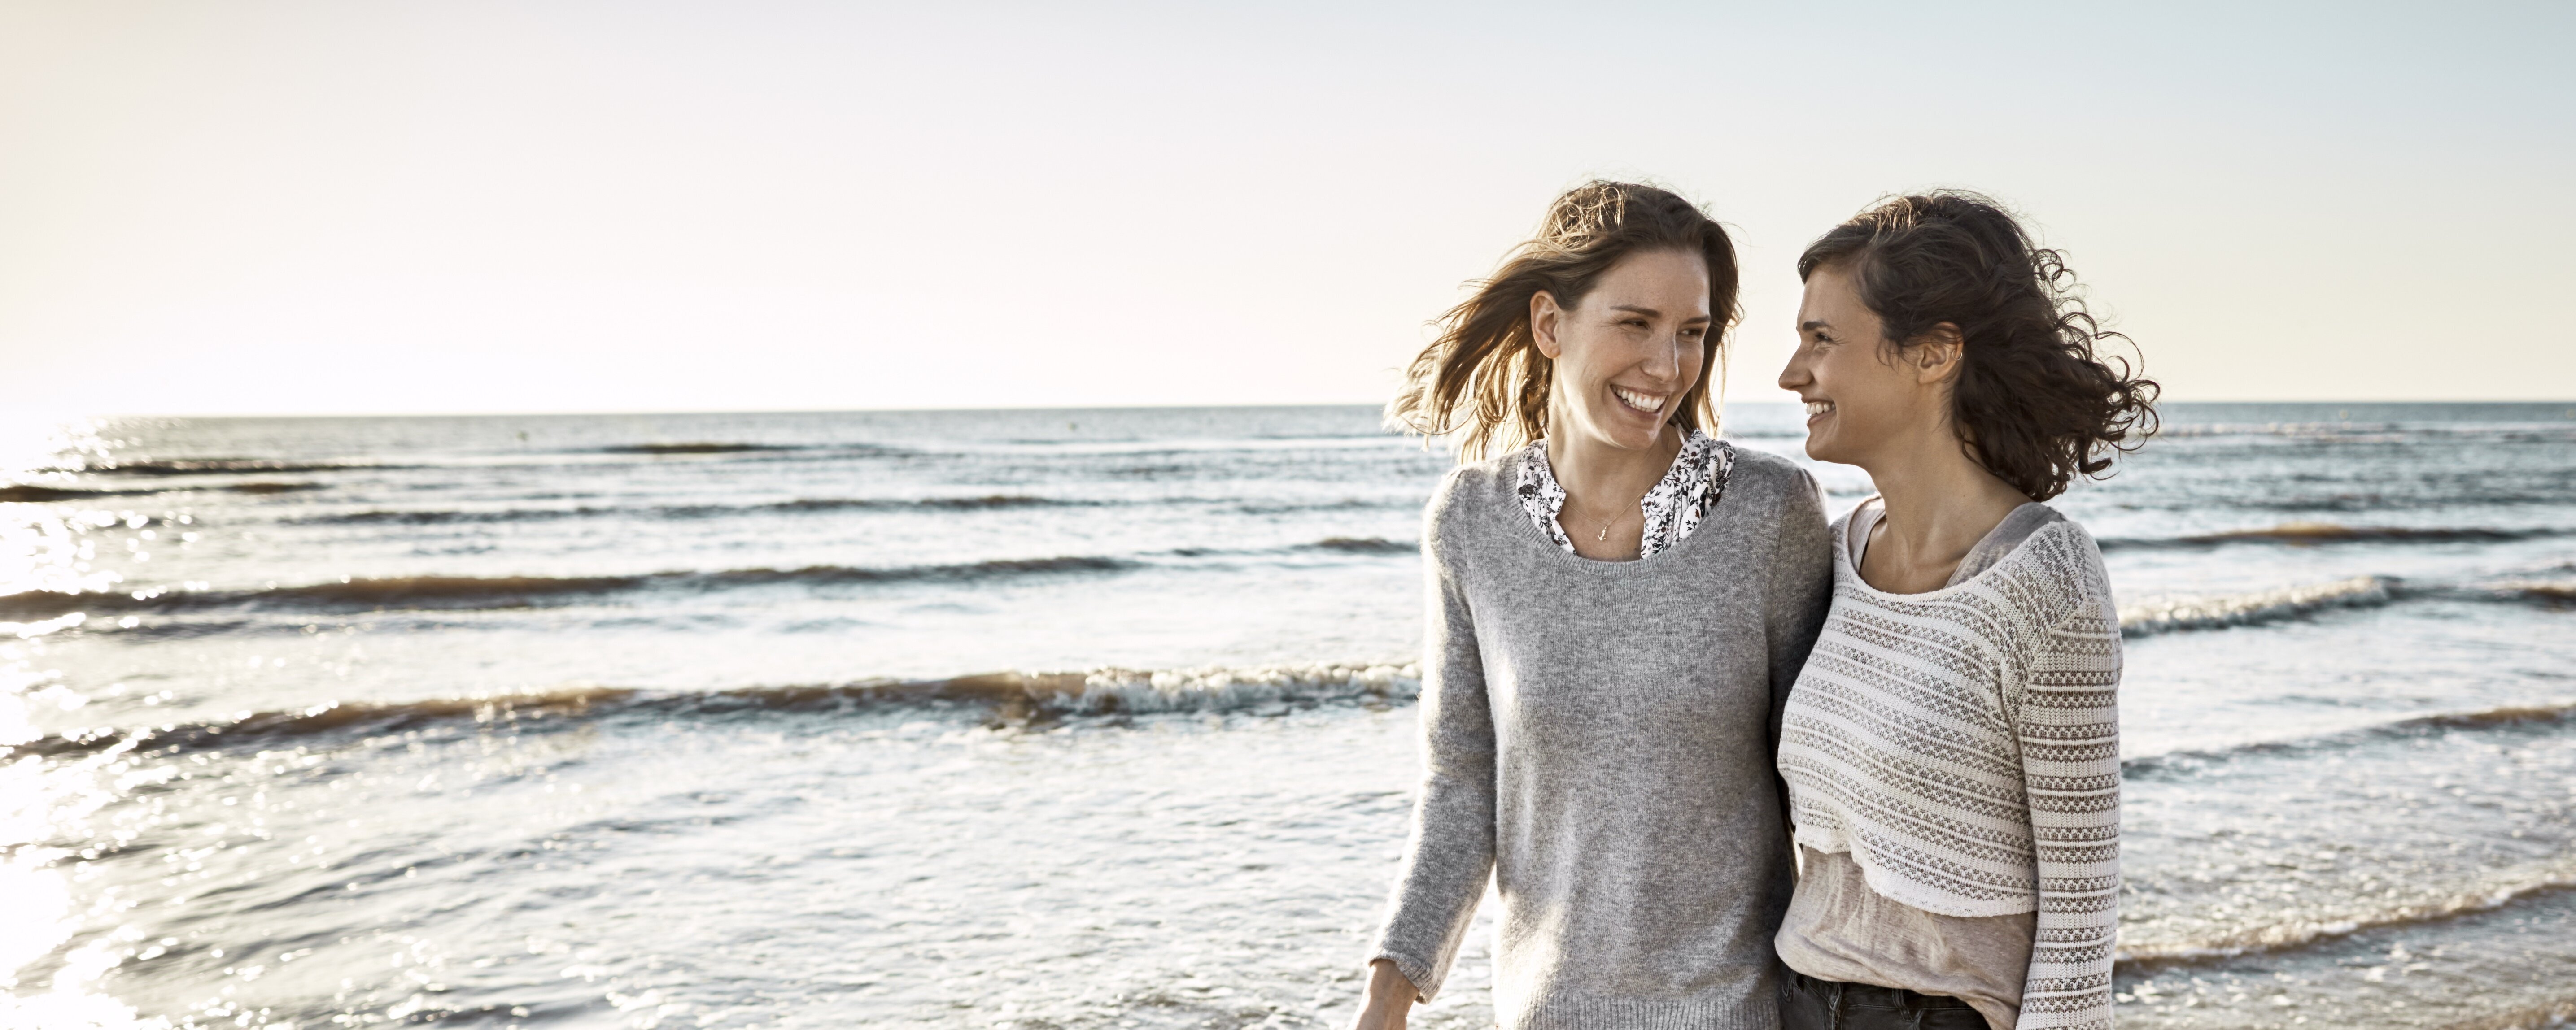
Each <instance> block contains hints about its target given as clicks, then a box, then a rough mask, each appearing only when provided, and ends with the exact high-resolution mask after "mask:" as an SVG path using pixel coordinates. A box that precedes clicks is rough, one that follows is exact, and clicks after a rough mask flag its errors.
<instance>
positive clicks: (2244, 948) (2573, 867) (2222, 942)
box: [2113, 861, 2576, 972]
mask: <svg viewBox="0 0 2576 1030" xmlns="http://www.w3.org/2000/svg"><path fill="white" fill-rule="evenodd" d="M2567 890H2576V863H2570V862H2565V861H2561V862H2556V863H2551V864H2548V865H2544V866H2542V867H2540V868H2537V869H2521V870H2514V871H2510V872H2505V873H2502V874H2498V875H2493V876H2490V877H2488V878H2487V879H2486V880H2485V881H2484V882H2481V883H2478V884H2476V885H2474V886H2473V887H2471V888H2470V889H2468V890H2464V891H2460V892H2457V893H2454V894H2451V895H2448V896H2445V897H2442V898H2438V899H2435V900H2432V901H2424V902H2416V903H2413V904H2406V905H2398V906H2394V907H2391V908H2387V909H2382V910H2379V911H2376V912H2369V913H2365V914H2361V915H2355V916H2351V917H2348V918H2341V919H2321V920H2293V921H2290V922H2283V923H2272V924H2267V925H2262V926H2251V927H2246V928H2244V929H2242V930H2239V931H2236V932H2233V933H2227V934H2222V935H2219V936H2216V937H2210V938H2203V939H2196V940H2187V941H2173V942H2157V943H2140V944H2133V945H2123V946H2121V947H2120V949H2119V950H2118V952H2117V955H2116V957H2115V958H2114V960H2113V961H2115V962H2117V963H2118V964H2119V965H2120V966H2121V967H2123V968H2122V969H2121V971H2122V972H2134V971H2137V970H2138V969H2139V967H2142V966H2148V967H2168V966H2187V965H2192V964H2194V963H2199V962H2208V961H2212V960H2217V959H2228V958H2235V957H2238V956H2241V955H2251V954H2261V953H2271V952H2282V951H2295V950H2298V949H2301V948H2310V947H2315V946H2317V945H2319V944H2324V943H2327V942H2329V941H2333V940H2337V939H2340V938H2344V937H2349V936H2352V935H2353V934H2356V933H2361V932H2364V931H2368V930H2380V929H2387V928H2392V927H2408V926H2421V925H2425V924H2430V923H2441V922H2446V921H2449V920H2453V919H2458V918H2460V917H2462V916H2469V915H2476V914H2478V913H2481V912H2491V911H2495V910H2497V909H2501V908H2507V907H2510V906H2513V905H2516V904H2521V903H2525V902H2529V901H2533V900H2537V899H2540V898H2544V897H2548V896H2550V895H2554V894H2557V893H2559V892H2561V891H2567Z"/></svg>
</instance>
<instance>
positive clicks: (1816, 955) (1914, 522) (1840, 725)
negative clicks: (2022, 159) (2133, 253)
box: [1774, 193, 2156, 1030]
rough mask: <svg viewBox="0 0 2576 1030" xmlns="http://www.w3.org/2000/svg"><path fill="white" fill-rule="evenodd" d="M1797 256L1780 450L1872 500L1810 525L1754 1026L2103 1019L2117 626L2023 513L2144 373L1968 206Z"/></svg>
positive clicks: (2114, 421) (1865, 227)
mask: <svg viewBox="0 0 2576 1030" xmlns="http://www.w3.org/2000/svg"><path fill="white" fill-rule="evenodd" d="M1798 271H1799V274H1800V276H1801V277H1802V278H1804V279H1805V280H1806V296H1805V300H1804V302H1803V303H1802V305H1801V306H1800V310H1799V313H1798V332H1799V348H1798V351H1797V353H1796V354H1795V356H1793V357H1792V358H1791V359H1790V362H1789V366H1788V368H1787V369H1786V370H1785V371H1783V372H1782V373H1781V376H1780V385H1781V387H1782V388H1784V389H1788V390H1793V391H1796V392H1797V393H1798V395H1799V397H1800V398H1801V399H1802V400H1804V401H1806V402H1807V410H1808V417H1807V433H1808V436H1807V454H1808V455H1809V456H1810V457H1813V458H1816V459H1819V460H1823V461H1832V462H1841V463H1845V464H1851V465H1858V466H1860V467H1861V468H1863V469H1866V470H1868V472H1869V474H1870V478H1871V479H1872V480H1873V481H1874V482H1875V483H1876V484H1877V486H1878V490H1879V495H1878V496H1877V497H1873V498H1870V499H1869V500H1866V501H1863V502H1861V504H1860V505H1859V506H1858V507H1857V508H1855V509H1853V510H1852V512H1851V513H1850V514H1849V515H1846V516H1844V517H1843V519H1841V520H1840V521H1838V522H1837V523H1835V525H1834V526H1833V529H1832V557H1833V564H1834V599H1833V607H1832V610H1831V613H1830V614H1829V615H1828V616H1827V618H1826V623H1825V627H1824V630H1823V632H1822V634H1821V635H1820V636H1819V637H1818V638H1817V641H1816V645H1815V649H1814V651H1813V652H1812V653H1811V654H1810V655H1809V657H1808V659H1807V664H1806V667H1805V669H1804V670H1803V671H1802V672H1801V673H1800V674H1799V676H1798V679H1797V682H1796V685H1795V686H1794V687H1793V688H1792V689H1791V691H1790V696H1789V700H1788V706H1787V710H1786V712H1785V714H1784V715H1783V719H1782V731H1781V738H1780V745H1779V769H1780V774H1781V776H1782V777H1783V778H1784V779H1785V780H1786V781H1787V782H1788V784H1789V792H1790V809H1791V810H1790V817H1791V820H1792V823H1793V824H1794V839H1795V841H1796V843H1797V846H1798V851H1799V859H1800V872H1799V876H1798V883H1797V888H1796V892H1795V894H1794V896H1793V898H1792V900H1791V902H1790V908H1789V912H1788V915H1787V917H1786V919H1785V920H1784V922H1783V924H1782V925H1781V927H1780V930H1779V933H1778V935H1777V937H1776V938H1775V941H1774V943H1775V944H1776V946H1777V948H1778V950H1779V955H1780V958H1781V961H1782V962H1783V963H1784V964H1785V965H1787V966H1788V968H1789V970H1790V974H1789V975H1788V977H1787V978H1786V980H1787V982H1786V983H1785V985H1784V987H1783V990H1782V1004H1781V1021H1782V1024H1783V1025H1784V1026H1786V1027H1789V1028H1792V1030H1804V1028H1809V1027H1813V1028H1819V1030H1822V1028H1832V1030H1871V1028H1874V1027H1898V1026H1903V1027H1907V1028H1909V1030H1984V1028H1992V1030H2012V1028H2015V1027H2021V1028H2043V1027H2048V1028H2054V1027H2074V1028H2085V1030H2108V1028H2109V1027H2110V1025H2111V956H2112V942H2113V933H2114V929H2115V923H2116V917H2117V915H2118V909H2119V888H2120V867H2119V854H2120V847H2119V834H2120V754H2119V750H2120V749H2119V717H2118V709H2117V706H2116V703H2115V698H2116V691H2117V687H2118V684H2119V678H2120V623H2119V616H2118V613H2117V610H2116V609H2115V608H2114V607H2113V605H2112V602H2111V587H2110V582H2109V578H2108V577H2107V576H2106V575H2105V574H2104V572H2103V567H2102V555H2101V552H2100V550H2099V549H2098V548H2096V547H2095V546H2094V543H2093V539H2092V537H2090V536H2089V535H2087V534H2086V533H2085V532H2084V530H2083V529H2082V528H2081V527H2079V526H2077V525H2076V524H2074V523H2072V522H2069V521H2067V520H2065V519H2064V518H2062V517H2060V516H2059V515H2058V514H2057V513H2056V512H2055V511H2053V510H2051V509H2050V508H2048V507H2047V506H2046V505H2043V504H2040V503H2039V502H2040V501H2043V500H2046V499H2048V498H2050V497H2053V496H2056V495H2057V494H2058V493H2059V492H2061V491H2063V490H2064V489H2065V488H2066V485H2067V483H2068V481H2069V480H2070V479H2072V478H2073V477H2075V476H2078V475H2094V474H2099V473H2102V472H2103V471H2105V470H2106V469H2108V467H2109V465H2110V460H2109V452H2113V451H2116V450H2120V449H2124V448H2128V447H2133V446H2135V442H2136V441H2138V440H2141V439H2143V438H2144V432H2142V431H2146V432H2151V431H2152V428H2153V426H2154V424H2155V423H2154V418H2155V415H2154V410H2153V407H2152V404H2153V401H2154V397H2155V391H2156V385H2155V384H2154V383H2153V382H2151V381H2148V380H2145V379H2140V378H2137V377H2136V376H2134V375H2133V374H2131V370H2130V369H2129V368H2128V367H2127V365H2126V364H2125V363H2119V364H2118V367H2113V365H2112V364H2107V363H2105V361H2104V360H2103V359H2102V358H2101V357H2099V356H2098V355H2097V353H2096V345H2097V343H2098V342H2099V341H2101V340H2102V339H2104V338H2105V337H2108V336H2111V335H2113V334H2107V333H2103V332H2101V331H2100V330H2099V329H2098V328H2097V327H2096V325H2095V324H2094V322H2093V320H2092V319H2091V318H2090V317H2089V316H2087V315H2086V314H2085V312H2084V310H2083V307H2082V305H2081V304H2080V303H2078V302H2077V301H2075V300H2074V299H2073V298H2072V297H2071V296H2070V295H2069V292H2068V291H2069V288H2071V287H2072V285H2073V274H2072V273H2071V272H2069V271H2068V270H2067V269H2066V267H2065V265H2064V264H2063V263H2062V261H2061V260H2060V258H2059V256H2058V255H2057V253H2056V252H2054V251H2049V250H2043V249H2039V248H2036V247H2034V246H2032V244H2031V242H2030V239H2029V237H2028V236H2027V235H2026V234H2025V233H2024V232H2023V231H2022V229H2021V227H2020V226H2019V225H2017V224H2016V223H2015V222H2014V221H2013V219H2012V217H2011V216H2010V215H2007V214H2006V213H2004V212H2003V211H2002V210H2001V209H2000V208H1998V207H1997V206H1996V205H1995V204H1994V203H1993V202H1991V201H1988V200H1986V199H1984V198H1982V197H1978V196H1975V195H1973V194H1965V193H1936V194H1933V195H1929V196H1909V197H1900V198H1896V199H1894V200H1891V201H1888V202H1885V203H1883V204H1881V205H1879V206H1878V207H1875V208H1873V209H1871V210H1869V211H1867V212H1864V213H1862V214H1861V215H1860V216H1859V217H1857V218H1854V219H1852V220H1851V221H1849V222H1846V223H1844V224H1843V225H1841V226H1838V227H1836V228H1835V229H1834V230H1833V231H1831V232H1829V233H1827V234H1825V236H1824V237H1823V238H1822V239H1819V240H1817V241H1816V242H1815V244H1813V245H1812V246H1810V247H1808V248H1807V251H1806V253H1805V254H1804V255H1803V256H1802V257H1801V258H1800V259H1799V262H1798Z"/></svg>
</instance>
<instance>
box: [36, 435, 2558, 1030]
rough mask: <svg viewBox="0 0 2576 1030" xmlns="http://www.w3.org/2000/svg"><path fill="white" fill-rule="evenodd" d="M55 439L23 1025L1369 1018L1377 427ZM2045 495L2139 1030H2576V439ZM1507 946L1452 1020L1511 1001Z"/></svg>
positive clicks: (1376, 781) (1406, 653) (2354, 448)
mask: <svg viewBox="0 0 2576 1030" xmlns="http://www.w3.org/2000/svg"><path fill="white" fill-rule="evenodd" d="M1726 433H1727V435H1729V436H1730V437H1732V438H1733V439H1735V440H1736V441H1737V443H1738V445H1739V446H1743V447H1749V448H1758V449H1762V450H1768V451H1773V452H1776V453H1781V454H1786V455H1789V456H1791V457H1793V458H1795V459H1797V460H1799V461H1801V462H1805V460H1806V459H1805V458H1804V457H1803V455H1801V454H1799V429H1798V415H1797V412H1796V411H1795V409H1794V408H1792V407H1790V406H1787V405H1738V406H1736V407H1735V408H1733V409H1732V410H1730V411H1729V412H1728V413H1727V416H1726ZM10 444H12V445H13V446H14V450H10V451H9V452H8V453H10V454H12V455H16V456H18V457H16V459H15V460H14V462H13V463H11V464H8V465H7V466H5V467H0V738H5V739H0V745H5V746H8V747H9V748H11V754H10V761H9V763H8V764H7V766H6V767H5V769H6V773H5V775H6V776H7V780H8V789H7V792H6V794H5V797H6V799H7V804H6V806H5V809H0V811H5V821H0V849H5V851H0V853H4V854H5V856H6V857H5V861H0V898H5V900H6V904H7V908H8V913H7V919H6V921H5V923H0V972H5V971H14V973H13V974H12V976H11V979H9V980H8V981H7V988H6V992H5V995H0V1025H29V1026H45V1027H54V1026H89V1025H98V1026H111V1027H123V1026H136V1025H144V1026H153V1025H166V1026H209V1027H211V1026H217V1025H222V1026H243V1027H251V1026H298V1027H325V1026H354V1025H372V1024H380V1023H394V1024H417V1023H437V1024H439V1025H459V1026H491V1027H503V1026H523V1027H541V1026H544V1027H552V1026H561V1027H572V1026H634V1027H654V1026H662V1027H753V1026H779V1027H807V1026H811V1027H824V1026H831V1027H843V1026H857V1025H867V1026H922V1027H990V1026H999V1027H1014V1028H1041V1027H1102V1028H1108V1027H1203V1026H1208V1027H1251V1026H1283V1027H1287V1026H1331V1025H1338V1024H1342V1023H1346V1022H1347V1020H1348V1019H1349V1017H1350V1013H1351V1011H1352V1008H1353V1006H1354V1003H1355V1002H1356V1000H1357V998H1358V995H1359V991H1360V987H1361V983H1362V973H1363V971H1362V970H1361V968H1360V967H1359V965H1358V963H1359V961H1360V960H1361V959H1362V958H1363V957H1364V954H1363V949H1364V948H1365V946H1366V944H1367V942H1368V939H1369V934H1370V930H1371V929H1372V925H1373V923H1374V921H1375V919H1376V918H1377V915H1378V913H1379V911H1380V908H1381V906H1382V904H1383V902H1384V897H1385V894H1386V890H1387V887H1388V886H1389V880H1390V877H1391V874H1392V872H1393V869H1394V864H1395V861H1396V858H1397V855H1398V852H1399V849H1400V848H1401V846H1402V842H1403V835H1404V831H1405V819H1406V816H1407V813H1408V811H1409V808H1410V805H1411V791H1412V788H1413V785H1414V780H1415V776H1416V768H1415V763H1416V753H1415V750H1414V743H1413V708H1412V702H1413V698H1414V696H1415V695H1416V693H1417V692H1418V691H1419V684H1420V670H1419V668H1418V667H1417V666H1416V665H1415V664H1414V663H1415V662H1416V660H1417V651H1418V649H1419V647H1420V640H1421V615H1420V612H1421V609H1422V603H1423V602H1422V597H1421V589H1422V587H1421V558H1420V555H1419V553H1418V551H1417V547H1416V540H1417V537H1418V533H1419V527H1420V510H1421V505H1422V502H1423V500H1424V499H1425V497H1426V496H1427V495H1428V493H1429V491H1430V489H1431V487H1432V486H1433V484H1434V483H1436V482H1437V480H1438V478H1439V476H1440V475H1441V474H1442V472H1443V471H1444V470H1445V469H1446V468H1447V467H1449V465H1450V461H1449V459H1448V458H1446V457H1445V456H1443V455H1441V454H1439V453H1437V452H1431V451H1426V450H1424V449H1423V448H1422V447H1420V446H1419V445H1418V444H1417V443H1415V442H1412V441H1408V440H1406V439H1404V438H1401V437H1398V436H1394V435H1391V434H1388V433H1386V432H1384V431H1382V430H1381V429H1380V428H1379V427H1378V421H1377V416H1376V413H1375V412H1374V411H1372V410H1370V409H1367V408H1273V409H1195V410H1183V409H1154V410H1086V411H1007V412H910V413H839V414H761V415H635V416H554V417H546V416H530V417H471V418H365V419H214V420H210V419H122V420H98V421H93V422H87V423H81V424H77V425H73V426H69V427H66V428H65V429H64V430H63V432H62V433H61V434H60V435H59V436H58V437H57V438H55V439H52V440H45V441H38V440H32V439H30V440H19V441H10ZM1809 464H1810V467H1811V468H1813V469H1814V471H1815V472H1816V474H1817V476H1818V477H1819V479H1820V480H1821V481H1822V482H1823V483H1824V484H1825V486H1826V488H1827V490H1828V493H1829V497H1828V503H1829V507H1830V508H1832V509H1833V510H1835V511H1840V510H1843V509H1846V508H1848V507H1849V506H1850V505H1851V504H1853V503H1854V502H1856V501H1858V500H1859V499H1860V498H1861V497H1863V496H1865V495H1866V494H1867V493H1868V489H1869V486H1868V481H1867V479H1866V477H1865V476H1863V475H1861V474H1860V473H1858V472H1857V471H1856V470H1853V469H1849V468H1845V467H1839V466H1827V465H1814V464H1813V463H1809ZM2055 503H2056V504H2057V505H2058V507H2059V508H2060V509H2061V510H2063V511H2064V512H2066V513H2067V514H2068V515H2069V516H2070V517H2072V518H2074V519H2076V520H2078V521H2080V522H2081V523H2083V524H2084V525H2085V526H2086V527H2087V528H2088V529H2089V530H2091V532H2092V533H2093V535H2094V536H2095V537H2096V538H2098V539H2099V540H2100V541H2101V542H2102V545H2103V548H2104V552H2105V557H2106V560H2107V561H2108V563H2109V566H2110V569H2111V573H2112V577H2113V581H2114V585H2115V588H2116V590H2117V592H2118V595H2119V602H2120V605H2121V609H2122V622H2123V625H2124V628H2125V629H2124V631H2125V633H2126V634H2127V637H2128V641H2127V649H2128V650H2127V677H2126V680H2125V681H2124V682H2123V684H2122V688H2121V706H2122V724H2123V734H2124V755H2125V758H2124V766H2125V768H2126V774H2127V776H2126V779H2127V782H2126V787H2125V803H2126V809H2125V813H2124V814H2125V819H2124V827H2125V831H2126V836H2125V840H2124V844H2125V850H2124V869H2125V873H2126V883H2125V886H2124V889H2123V894H2122V920H2121V956H2122V957H2121V962H2120V966H2119V975H2118V991H2119V999H2120V1003H2119V1019H2120V1020H2121V1021H2122V1022H2123V1023H2124V1024H2126V1025H2133V1026H2151V1027H2258V1026H2285V1027H2286V1026H2303V1025H2308V1024H2317V1025H2320V1026H2341V1027H2471V1026H2476V1027H2504V1026H2515V1025H2540V1024H2544V1023H2546V1022H2548V1021H2549V1020H2551V1019H2553V1018H2560V1017H2564V1016H2567V1015H2570V1014H2576V921H2571V917H2576V409H2571V408H2569V407H2568V406H2566V405H2183V404H2178V405H2173V406H2171V407H2169V408H2168V409H2167V411H2166V425H2165V428H2164V431H2163V432H2162V433H2161V434H2160V435H2158V436H2157V437H2155V438H2154V439H2153V440H2151V441H2150V442H2148V443H2147V445H2146V446H2145V448H2144V449H2143V450H2142V451H2140V452H2139V453H2138V454H2136V455H2134V456H2132V457H2130V458H2127V459H2124V460H2123V461H2122V462H2121V463H2120V464H2119V466H2118V473H2117V475H2115V476H2114V477H2113V478H2111V479H2109V480H2108V481H2104V482H2098V483H2087V484H2083V485H2080V486H2078V487H2077V488H2076V489H2074V490H2072V491H2070V492H2069V493H2068V494H2067V495H2065V496H2064V497H2062V498H2060V499H2058V500H2057V501H2056V502H2055ZM1488 929H1489V928H1479V929H1478V930H1476V931H1475V932H1474V933H1473V934H1471V936H1470V940H1469V943H1468V945H1467V947H1466V949H1465V954H1463V955H1462V956H1461V957H1460V959H1459V968H1458V972H1457V973H1456V975H1454V976H1453V977H1452V979H1451V986H1450V987H1449V989H1448V990H1447V991H1446V992H1444V994H1443V995H1442V996H1441V997H1440V998H1439V999H1438V1000H1437V1001H1436V1002H1434V1003H1433V1004H1432V1005H1431V1006H1429V1007H1428V1008H1426V1009H1423V1010H1421V1011H1419V1012H1418V1013H1417V1015H1416V1022H1417V1025H1423V1026H1430V1027H1465V1026H1474V1025H1480V1024H1482V1023H1485V1022H1489V1021H1490V1020H1491V1017H1492V1010H1491V1007H1490V1002H1489V996H1490V995H1489V990H1488V987H1487V985H1488V984H1489V983H1490V976H1491V971H1490V966H1491V960H1490V949H1489V944H1488V940H1487V938H1488Z"/></svg>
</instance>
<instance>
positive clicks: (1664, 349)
mask: <svg viewBox="0 0 2576 1030" xmlns="http://www.w3.org/2000/svg"><path fill="white" fill-rule="evenodd" d="M1683 346H1684V344H1683V342H1682V334H1680V333H1678V332H1676V333H1674V334H1672V335H1671V336H1668V337H1665V338H1664V345H1663V346H1661V347H1655V348H1651V349H1649V350H1648V352H1647V354H1646V374H1647V375H1650V376H1653V377H1655V378H1656V379H1659V380H1663V381H1665V382H1671V381H1672V380H1675V379H1679V378H1681V377H1682V347H1683Z"/></svg>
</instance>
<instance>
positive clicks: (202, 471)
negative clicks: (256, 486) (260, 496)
mask: <svg viewBox="0 0 2576 1030" xmlns="http://www.w3.org/2000/svg"><path fill="white" fill-rule="evenodd" d="M414 467H416V466H412V465H387V464H381V463H377V462H363V461H289V460H281V459H274V458H172V459H168V460H162V461H127V462H117V463H115V464H107V465H90V466H86V467H83V468H64V469H52V470H49V471H56V472H78V473H83V474H86V475H93V476H204V475H225V474H236V475H237V474H242V473H252V472H265V473H294V472H349V471H356V470H375V469H407V468H414Z"/></svg>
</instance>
